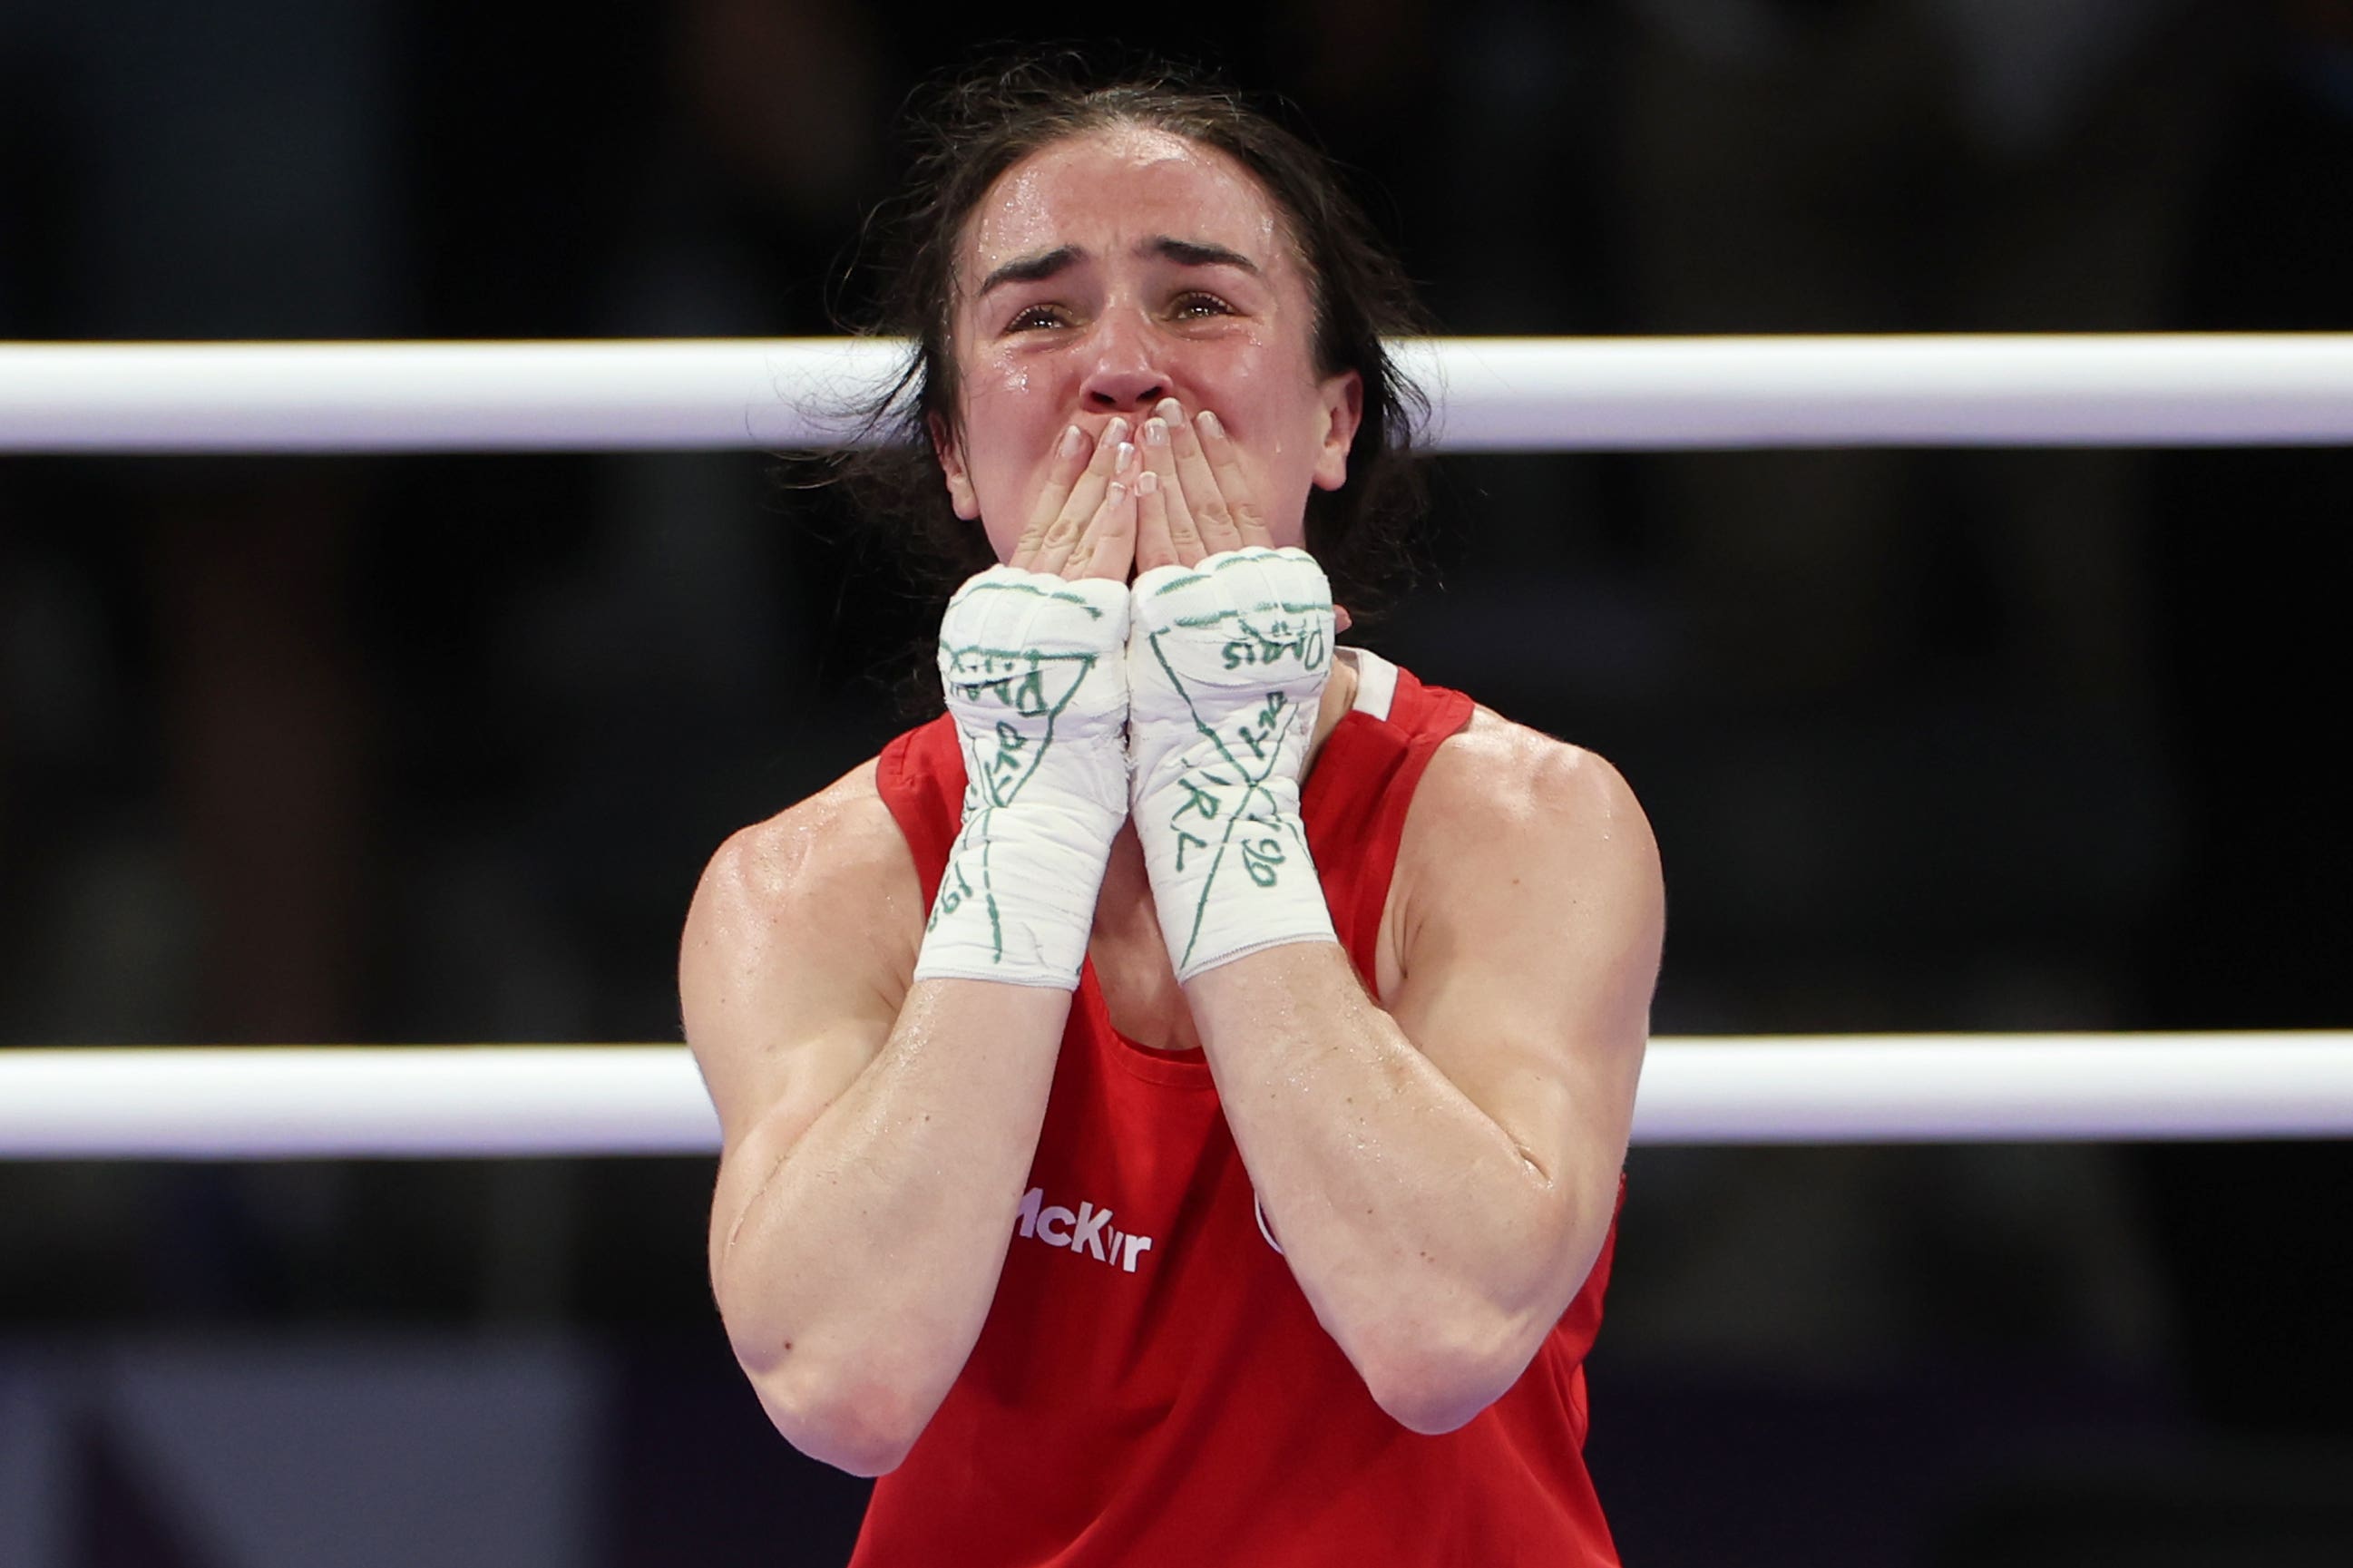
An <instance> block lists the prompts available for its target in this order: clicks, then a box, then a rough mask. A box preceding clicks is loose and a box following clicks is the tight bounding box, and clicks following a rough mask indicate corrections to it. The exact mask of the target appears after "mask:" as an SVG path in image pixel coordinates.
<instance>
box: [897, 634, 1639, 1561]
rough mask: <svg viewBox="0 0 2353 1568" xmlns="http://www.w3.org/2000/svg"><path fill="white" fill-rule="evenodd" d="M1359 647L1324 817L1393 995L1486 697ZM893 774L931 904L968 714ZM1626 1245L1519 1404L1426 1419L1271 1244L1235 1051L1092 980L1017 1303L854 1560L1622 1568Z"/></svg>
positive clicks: (1368, 950) (1323, 767)
mask: <svg viewBox="0 0 2353 1568" xmlns="http://www.w3.org/2000/svg"><path fill="white" fill-rule="evenodd" d="M1355 657H1356V658H1357V660H1358V668H1359V671H1360V674H1361V675H1362V677H1363V679H1361V681H1360V684H1359V688H1358V695H1357V700H1356V707H1355V708H1354V710H1352V711H1350V712H1349V713H1347V714H1346V715H1345V716H1344V717H1343V718H1342V719H1341V721H1340V722H1339V724H1338V726H1337V727H1336V728H1335V729H1334V730H1333V731H1332V733H1331V735H1330V736H1329V738H1327V739H1326V740H1325V742H1324V748H1323V750H1322V751H1321V752H1319V753H1317V756H1316V761H1315V765H1314V772H1313V773H1311V774H1310V775H1309V776H1308V778H1307V780H1306V786H1305V790H1304V794H1303V801H1302V811H1303V815H1304V816H1305V817H1306V820H1307V837H1308V842H1309V845H1310V847H1312V848H1313V849H1314V854H1315V864H1316V866H1317V867H1318V868H1319V869H1320V870H1321V872H1322V874H1323V880H1324V894H1325V897H1326V898H1327V899H1328V900H1329V901H1330V903H1331V908H1332V921H1333V924H1334V926H1335V928H1336V929H1337V931H1338V932H1339V935H1340V940H1341V941H1342V942H1344V943H1345V945H1346V947H1347V950H1348V955H1349V957H1350V958H1352V959H1354V960H1355V961H1356V971H1357V973H1359V974H1360V975H1362V976H1364V977H1365V981H1366V985H1367V986H1370V985H1371V984H1372V983H1373V981H1372V976H1373V942H1374V936H1375V933H1376V932H1377V931H1378V929H1379V924H1380V920H1381V912H1382V906H1383V904H1384V903H1385V901H1386V900H1387V899H1388V886H1389V875H1390V872H1391V871H1392V869H1393V868H1395V867H1396V864H1397V854H1398V837H1399V836H1400V835H1401V833H1402V831H1403V829H1404V825H1405V814H1406V806H1407V805H1408V804H1409V802H1410V801H1411V799H1412V797H1413V791H1414V786H1415V784H1417V783H1418V782H1419V779H1420V777H1421V772H1422V769H1423V768H1424V767H1426V766H1427V765H1428V764H1429V763H1430V757H1431V755H1432V754H1433V753H1434V752H1436V751H1437V750H1438V746H1439V743H1440V742H1441V741H1443V740H1445V739H1446V738H1447V737H1448V736H1450V735H1451V734H1453V733H1454V732H1455V731H1458V730H1460V729H1461V727H1462V726H1463V724H1464V723H1466V722H1467V721H1469V719H1470V717H1471V702H1470V700H1469V699H1468V698H1465V697H1463V696H1462V695H1461V693H1459V692H1454V691H1448V690H1444V689H1440V688H1437V687H1425V686H1423V685H1422V684H1421V683H1420V682H1419V681H1418V680H1416V679H1414V678H1413V677H1412V676H1410V675H1408V674H1406V673H1404V672H1403V671H1400V670H1398V669H1397V668H1396V667H1394V666H1392V665H1389V664H1388V663H1387V662H1386V661H1383V660H1379V659H1377V658H1374V657H1372V656H1370V655H1367V654H1363V653H1358V654H1356V656H1355ZM1392 681H1393V682H1394V685H1393V687H1392ZM877 783H878V785H879V787H880V789H881V795H882V799H883V800H884V802H885V803H887V804H888V805H889V806H890V808H891V812H892V816H895V817H896V818H897V819H898V822H899V826H900V827H901V829H902V831H903V832H904V833H905V834H906V836H907V843H908V846H909V847H910V848H912V849H913V851H914V858H915V865H916V868H917V870H918V871H919V872H920V873H921V875H922V877H923V897H924V899H925V900H926V902H927V903H928V901H929V900H930V899H931V898H932V897H933V896H934V893H936V891H937V890H938V885H939V879H940V876H941V873H942V872H943V870H944V868H945V866H946V863H947V852H948V847H949V845H950V844H951V843H952V842H953V841H954V839H955V833H956V828H957V826H958V823H959V820H960V818H961V816H962V812H963V802H964V787H965V774H964V763H963V759H962V757H961V755H960V754H959V752H958V751H957V748H956V741H955V731H954V729H953V728H951V726H950V724H949V721H947V720H946V719H944V718H943V719H940V720H937V721H934V722H932V723H930V724H927V725H925V726H923V728H922V729H919V730H914V731H910V732H908V733H907V734H904V735H902V736H900V737H899V738H898V739H897V740H895V741H893V742H891V744H890V745H889V746H888V747H886V748H884V750H883V752H882V755H881V767H880V770H879V772H878V773H877ZM1616 1238H1617V1227H1616V1224H1615V1222H1614V1221H1613V1222H1612V1225H1611V1227H1610V1237H1609V1243H1605V1245H1604V1246H1603V1247H1602V1250H1601V1257H1600V1259H1599V1261H1598V1262H1597V1263H1596V1264H1595V1265H1594V1267H1593V1273H1592V1276H1591V1277H1590V1278H1589V1279H1587V1280H1586V1282H1585V1285H1584V1288H1583V1289H1580V1290H1579V1291H1578V1292H1577V1299H1576V1300H1574V1301H1572V1302H1570V1303H1569V1307H1568V1310H1567V1312H1566V1313H1565V1314H1563V1315H1562V1317H1561V1320H1560V1321H1559V1323H1558V1324H1557V1325H1556V1326H1555V1327H1554V1329H1553V1331H1552V1332H1551V1333H1550V1334H1549V1335H1548V1336H1547V1337H1546V1340H1545V1342H1544V1344H1543V1346H1542V1348H1541V1349H1539V1350H1538V1351H1537V1352H1536V1356H1535V1361H1534V1362H1532V1363H1530V1364H1529V1366H1528V1369H1527V1371H1526V1372H1525V1373H1524V1374H1522V1376H1521V1378H1520V1380H1519V1382H1517V1383H1516V1384H1513V1385H1512V1388H1511V1390H1510V1391H1509V1392H1508V1393H1506V1394H1504V1396H1503V1397H1502V1398H1501V1399H1499V1400H1497V1401H1496V1402H1495V1403H1494V1404H1493V1405H1491V1406H1490V1407H1489V1408H1488V1409H1487V1410H1485V1411H1484V1412H1482V1414H1481V1415H1479V1416H1477V1417H1476V1418H1475V1419H1474V1420H1472V1422H1471V1423H1470V1424H1469V1425H1467V1426H1463V1427H1461V1429H1459V1430H1457V1431H1454V1432H1450V1433H1447V1434H1445V1435H1444V1436H1436V1437H1429V1436H1419V1435H1418V1434H1416V1433H1413V1432H1409V1431H1408V1430H1407V1429H1406V1428H1404V1427H1402V1426H1398V1424H1397V1423H1396V1422H1395V1421H1393V1420H1391V1419H1390V1418H1389V1416H1388V1415H1386V1414H1384V1413H1383V1412H1382V1410H1381V1408H1380V1406H1378V1405H1376V1404H1374V1403H1373V1399H1372V1396H1371V1395H1370V1394H1367V1393H1366V1390H1365V1384H1364V1382H1363V1380H1362V1379H1361V1378H1359V1377H1358V1376H1357V1375H1356V1369H1355V1368H1354V1367H1352V1366H1350V1365H1349V1364H1348V1361H1347V1358H1346V1357H1345V1356H1344V1355H1342V1354H1341V1352H1340V1347H1339V1345H1338V1344H1337V1343H1336V1342H1335V1341H1334V1340H1333V1339H1332V1337H1331V1335H1329V1334H1327V1333H1325V1332H1324V1329H1323V1327H1322V1325H1321V1324H1319V1323H1317V1322H1316V1321H1315V1315H1314V1312H1313V1311H1312V1310H1310V1309H1309V1307H1308V1304H1307V1298H1306V1296H1305V1295H1304V1294H1303V1292H1302V1291H1301V1290H1300V1289H1299V1286H1298V1284H1297V1282H1296V1281H1295V1280H1293V1278H1292V1276H1291V1270H1290V1268H1288V1267H1287V1266H1286V1265H1285V1264H1284V1262H1283V1260H1282V1256H1281V1255H1280V1254H1279V1253H1278V1252H1277V1251H1276V1250H1275V1247H1274V1245H1273V1239H1272V1238H1271V1237H1269V1236H1268V1234H1267V1233H1266V1232H1265V1230H1264V1229H1263V1226H1262V1221H1261V1217H1260V1215H1259V1213H1258V1211H1257V1207H1256V1201H1255V1197H1254V1194H1252V1191H1251V1188H1250V1173H1248V1172H1247V1171H1245V1170H1243V1168H1242V1162H1241V1157H1240V1154H1239V1153H1238V1152H1236V1150H1235V1147H1234V1140H1233V1135H1232V1133H1231V1132H1229V1131H1228V1130H1227V1127H1226V1121H1225V1117H1224V1116H1223V1115H1222V1114H1221V1113H1220V1112H1219V1109H1218V1092H1217V1089H1216V1088H1215V1087H1214V1086H1213V1085H1212V1084H1211V1082H1210V1079H1209V1068H1208V1062H1207V1061H1206V1060H1204V1059H1203V1058H1202V1057H1201V1055H1200V1053H1199V1052H1198V1051H1188V1052H1183V1053H1169V1052H1161V1051H1152V1050H1147V1049H1145V1047H1140V1046H1137V1045H1134V1044H1133V1043H1132V1042H1130V1041H1128V1040H1126V1039H1124V1038H1122V1037H1120V1036H1119V1035H1117V1034H1116V1033H1114V1032H1113V1029H1112V1026H1111V1022H1110V1018H1109V1016H1108V1015H1107V1014H1106V1012H1105V1011H1104V1006H1103V990H1102V987H1101V986H1100V985H1099V984H1097V983H1096V980H1095V973H1094V966H1093V964H1092V963H1089V964H1088V965H1087V967H1086V970H1085V973H1083V974H1082V977H1081V979H1080V982H1079V990H1078V995H1077V998H1076V999H1075V1001H1074V1002H1073V1004H1072V1005H1071V1021H1070V1026H1069V1027H1068V1029H1067V1030H1066V1031H1065V1032H1064V1034H1063V1036H1062V1048H1061V1055H1060V1058H1059V1059H1058V1061H1057V1063H1056V1065H1055V1068H1054V1085H1053V1091H1052V1095H1051V1097H1050V1100H1048V1103H1047V1107H1046V1121H1045V1128H1044V1131H1043V1132H1042V1134H1041V1135H1040V1137H1039V1142H1038V1156H1037V1159H1036V1161H1035V1162H1034V1163H1032V1164H1031V1166H1030V1169H1029V1189H1028V1191H1027V1194H1026V1195H1025V1197H1024V1199H1023V1203H1022V1207H1021V1212H1020V1215H1019V1216H1018V1218H1017V1219H1016V1221H1015V1225H1014V1236H1013V1243H1012V1247H1011V1250H1010V1251H1009V1252H1008V1254H1007V1256H1006V1259H1005V1272H1004V1275H1003V1276H1002V1278H1001V1279H999V1280H998V1282H997V1300H996V1302H995V1304H994V1305H993V1306H992V1307H991V1308H990V1309H989V1314H988V1321H987V1324H986V1325H985V1326H984V1327H983V1329H982V1330H981V1334H980V1340H979V1342H978V1343H977V1344H976V1345H975V1346H974V1348H973V1352H972V1356H971V1359H970V1360H968V1361H967V1362H965V1367H964V1371H963V1372H962V1373H960V1374H959V1375H958V1376H957V1378H956V1381H955V1386H954V1387H953V1388H952V1389H950V1390H949V1392H948V1396H947V1399H946V1401H945V1402H944V1404H943V1405H941V1406H940V1409H939V1413H938V1414H937V1415H934V1416H933V1417H932V1421H931V1425H930V1426H927V1427H926V1428H924V1431H923V1436H922V1437H921V1438H920V1439H919V1440H918V1441H917V1442H916V1444H915V1447H914V1449H913V1452H912V1453H910V1454H909V1455H908V1457H907V1458H906V1461H905V1462H904V1463H903V1464H902V1465H901V1466H900V1467H899V1468H897V1469H895V1470H893V1471H892V1472H891V1473H890V1474H889V1475H887V1476H884V1477H883V1478H881V1480H879V1481H877V1482H876V1483H875V1487H874V1498H873V1502H872V1504H871V1506H870V1508H869V1510H868V1511H867V1515H866V1523H865V1527H864V1529H863V1531H861V1532H860V1536H859V1542H858V1550H857V1552H856V1554H855V1555H854V1556H853V1557H852V1559H851V1563H852V1568H932V1565H934V1564H938V1565H941V1568H1014V1565H1017V1564H1018V1565H1020V1568H1039V1565H1044V1564H1052V1565H1054V1568H1081V1565H1088V1568H1094V1565H1102V1568H1114V1565H1115V1568H1159V1565H1163V1564H1166V1565H1167V1568H1313V1565H1314V1564H1322V1563H1329V1564H1334V1565H1335V1568H1336V1565H1345V1568H1363V1565H1364V1564H1366V1563H1383V1564H1389V1563H1394V1564H1414V1565H1417V1568H1419V1565H1425V1564H1462V1565H1463V1568H1512V1565H1514V1564H1527V1565H1531V1568H1533V1565H1535V1564H1543V1565H1544V1568H1567V1565H1570V1564H1577V1565H1583V1564H1592V1563H1611V1564H1614V1563H1617V1561H1618V1557H1617V1552H1616V1551H1615V1549H1614V1548H1613V1547H1612V1546H1611V1544H1610V1541H1609V1527H1608V1526H1607V1525H1606V1524H1605V1523H1603V1521H1602V1518H1601V1508H1600V1505H1599V1502H1597V1501H1596V1500H1595V1498H1594V1495H1593V1486H1592V1483H1591V1481H1590V1480H1589V1479H1588V1478H1587V1476H1586V1472H1585V1461H1584V1457H1583V1455H1582V1453H1581V1451H1580V1450H1581V1448H1582V1446H1583V1444H1584V1440H1585V1426H1586V1405H1585V1371H1584V1367H1583V1364H1582V1363H1583V1361H1584V1357H1585V1353H1586V1351H1587V1350H1588V1348H1589V1347H1590V1346H1591V1345H1592V1343H1593V1336H1594V1332H1595V1331H1596V1330H1597V1329H1599V1327H1600V1322H1601V1294H1602V1290H1603V1288H1604V1287H1605V1285H1606V1284H1607V1282H1608V1279H1609V1256H1610V1250H1611V1246H1612V1245H1613V1244H1614V1243H1615V1241H1616Z"/></svg>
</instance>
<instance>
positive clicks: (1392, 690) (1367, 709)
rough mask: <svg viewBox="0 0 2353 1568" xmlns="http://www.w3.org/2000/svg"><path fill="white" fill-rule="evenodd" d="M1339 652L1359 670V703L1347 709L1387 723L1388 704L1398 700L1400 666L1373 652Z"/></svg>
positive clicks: (1349, 649) (1361, 649)
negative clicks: (1367, 714)
mask: <svg viewBox="0 0 2353 1568" xmlns="http://www.w3.org/2000/svg"><path fill="white" fill-rule="evenodd" d="M1340 651H1341V652H1342V653H1344V654H1345V655H1347V656H1348V662H1349V663H1351V664H1353V665H1355V666H1356V700H1355V701H1354V702H1352V703H1350V704H1349V705H1348V706H1349V710H1350V711H1352V712H1356V713H1369V714H1371V715H1372V716H1373V717H1374V718H1376V719H1379V720H1383V721H1386V720H1387V719H1388V716H1389V704H1390V703H1392V702H1395V701H1396V700H1397V678H1398V668H1397V666H1396V665H1393V664H1391V663H1390V662H1389V661H1388V659H1385V658H1382V657H1381V656H1380V655H1379V654H1377V653H1375V652H1373V651H1372V650H1371V649H1370V648H1362V647H1344V648H1342V649H1341V650H1340Z"/></svg>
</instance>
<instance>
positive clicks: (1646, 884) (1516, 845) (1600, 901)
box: [1398, 708, 1664, 945]
mask: <svg viewBox="0 0 2353 1568" xmlns="http://www.w3.org/2000/svg"><path fill="white" fill-rule="evenodd" d="M1398 863H1399V869H1400V871H1401V872H1403V873H1404V874H1405V877H1406V879H1407V885H1406V887H1405V888H1404V889H1402V890H1403V891H1405V892H1406V893H1407V895H1408V897H1407V899H1406V900H1405V907H1404V908H1403V910H1401V911H1400V912H1401V914H1402V915H1403V929H1402V930H1401V931H1399V933H1398V935H1399V937H1400V939H1401V941H1402V942H1405V943H1408V944H1409V943H1410V942H1411V940H1412V938H1413V936H1414V934H1415V932H1416V931H1417V930H1419V928H1420V927H1421V926H1422V925H1423V924H1425V923H1426V922H1427V921H1430V919H1433V918H1440V919H1443V920H1445V921H1447V922H1448V923H1450V924H1456V925H1459V924H1461V923H1464V922H1469V923H1472V924H1474V925H1476V924H1484V923H1491V922H1493V921H1501V920H1505V919H1516V918H1518V916H1519V915H1520V914H1522V913H1524V912H1525V910H1527V908H1528V907H1529V906H1530V905H1531V904H1535V905H1551V904H1558V903H1577V904H1580V905H1582V906H1584V908H1583V910H1582V913H1583V915H1584V917H1585V918H1586V919H1588V920H1596V919H1598V920H1600V921H1605V922H1607V923H1609V924H1610V925H1622V927H1623V928H1624V929H1625V932H1626V935H1627V936H1628V938H1629V939H1630V941H1632V942H1635V943H1636V944H1637V945H1639V944H1640V943H1641V934H1642V932H1643V931H1646V930H1648V929H1650V928H1652V927H1655V926H1656V925H1657V924H1658V923H1659V922H1660V921H1661V920H1662V912H1663V905H1664V892H1663V885H1662V873H1661V869H1660V864H1659V850H1658V842H1657V840H1656V838H1655V837H1653V836H1652V834H1651V824H1650V819H1649V818H1648V817H1647V816H1645V815H1644V814H1643V811H1642V807H1641V803H1640V802H1639V801H1638V800H1636V798H1635V796H1634V791H1633V788H1632V786H1631V785H1630V784H1628V783H1627V781H1626V778H1625V775H1624V774H1622V773H1620V772H1619V771H1618V769H1617V768H1615V767H1614V766H1612V765H1611V764H1610V763H1609V761H1608V760H1607V759H1605V758H1603V757H1602V756H1600V755H1599V753H1598V752H1592V751H1588V750H1587V749H1586V748H1585V747H1582V746H1577V745H1573V744H1570V743H1569V742H1565V741H1559V740H1556V739H1555V738H1553V737H1552V736H1550V735H1546V734H1544V733H1543V732H1541V731H1536V730H1532V729H1530V728H1528V727H1527V726H1526V725H1525V724H1518V723H1514V722H1513V721H1510V720H1507V719H1504V718H1503V717H1501V716H1500V715H1498V714H1496V713H1494V712H1493V711H1491V710H1488V709H1484V708H1481V709H1479V710H1476V712H1474V714H1473V715H1472V720H1471V721H1470V722H1469V723H1468V724H1466V725H1465V726H1463V728H1462V729H1461V731H1458V732H1456V733H1455V734H1454V735H1452V736H1451V737H1449V738H1448V739H1447V741H1446V742H1445V743H1444V744H1442V745H1440V747H1439V748H1438V751H1437V752H1436V754H1435V755H1434V756H1432V758H1431V759H1430V766H1429V770H1428V771H1427V772H1426V773H1424V774H1423V775H1422V779H1421V782H1420V784H1419V787H1418V788H1417V789H1416V791H1415V794H1414V799H1413V805H1412V807H1411V809H1410V810H1409V813H1408V815H1407V817H1406V825H1405V837H1404V841H1403V843H1402V844H1400V846H1399V855H1398Z"/></svg>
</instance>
